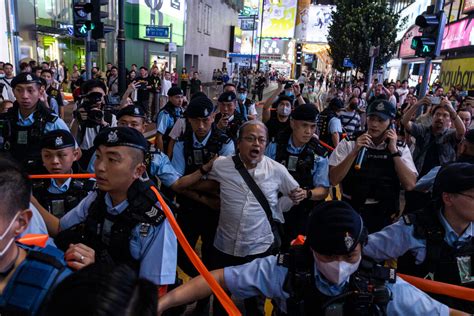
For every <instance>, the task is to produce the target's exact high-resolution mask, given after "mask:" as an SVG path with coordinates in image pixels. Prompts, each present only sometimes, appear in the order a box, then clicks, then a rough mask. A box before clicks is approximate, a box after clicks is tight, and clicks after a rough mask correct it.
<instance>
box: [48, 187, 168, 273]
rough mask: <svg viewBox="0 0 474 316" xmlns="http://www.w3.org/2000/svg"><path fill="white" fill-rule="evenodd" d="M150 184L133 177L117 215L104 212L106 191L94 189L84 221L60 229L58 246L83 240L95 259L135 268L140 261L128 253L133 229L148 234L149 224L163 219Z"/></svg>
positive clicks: (151, 224)
mask: <svg viewBox="0 0 474 316" xmlns="http://www.w3.org/2000/svg"><path fill="white" fill-rule="evenodd" d="M150 185H151V182H150V181H146V182H142V181H141V180H139V179H138V180H136V181H135V182H134V183H133V184H132V186H131V187H130V188H129V190H128V193H127V201H128V203H129V205H128V207H127V208H126V209H125V210H124V211H123V212H121V213H120V214H118V215H112V214H110V213H109V212H107V207H106V204H105V192H102V191H97V198H96V199H95V201H94V202H92V204H91V206H90V207H89V210H88V213H87V217H86V220H85V221H84V223H80V224H78V225H76V226H74V227H71V228H70V229H68V230H65V231H63V232H61V233H60V234H59V235H58V237H57V238H56V244H57V246H58V248H60V249H64V248H65V249H67V247H68V245H69V243H78V242H82V243H83V244H85V245H87V246H89V247H91V248H93V249H94V250H95V253H96V261H98V262H102V263H107V264H122V263H124V264H128V265H129V266H130V267H132V268H133V269H135V270H136V271H138V269H139V267H140V261H139V260H137V259H135V258H133V257H132V255H131V253H130V239H131V237H132V230H133V229H134V228H135V227H136V226H137V225H140V234H141V235H142V236H147V235H148V232H149V229H150V226H155V227H157V226H159V225H160V224H161V223H162V222H163V221H164V220H165V214H164V213H163V211H162V210H161V209H159V208H157V207H156V206H155V203H156V197H155V196H154V193H153V192H152V191H151V190H150V189H149V186H150Z"/></svg>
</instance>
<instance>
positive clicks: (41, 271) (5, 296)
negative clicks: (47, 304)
mask: <svg viewBox="0 0 474 316" xmlns="http://www.w3.org/2000/svg"><path fill="white" fill-rule="evenodd" d="M17 246H18V247H20V248H23V249H24V250H25V251H26V252H27V255H26V258H25V260H23V261H22V262H21V263H20V265H18V267H16V269H15V271H14V272H13V275H12V276H11V278H10V280H9V281H8V283H7V285H6V286H5V288H4V289H3V291H2V295H1V296H0V314H2V315H38V314H41V308H42V304H43V302H44V301H45V300H46V299H47V297H48V294H49V293H50V292H51V291H52V290H53V289H54V288H55V287H56V286H57V285H58V284H59V283H60V282H61V281H62V280H64V279H65V278H66V277H67V276H69V275H70V274H71V273H72V271H71V270H70V269H69V268H68V267H67V265H66V262H65V261H64V253H63V252H62V251H60V250H59V249H56V248H55V247H53V246H49V245H48V246H46V247H44V248H41V247H28V246H25V245H23V244H20V243H18V244H17ZM12 268H13V267H12ZM7 274H8V273H7Z"/></svg>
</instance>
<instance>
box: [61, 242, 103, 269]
mask: <svg viewBox="0 0 474 316" xmlns="http://www.w3.org/2000/svg"><path fill="white" fill-rule="evenodd" d="M64 260H65V261H66V263H67V265H68V266H69V267H70V268H71V269H73V270H79V269H82V268H84V267H86V266H88V265H90V264H93V263H94V262H95V251H94V249H92V248H90V247H88V246H86V245H84V244H70V245H69V248H68V249H67V250H66V252H65V253H64Z"/></svg>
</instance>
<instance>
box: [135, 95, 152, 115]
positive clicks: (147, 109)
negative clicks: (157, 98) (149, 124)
mask: <svg viewBox="0 0 474 316" xmlns="http://www.w3.org/2000/svg"><path fill="white" fill-rule="evenodd" d="M149 102H150V100H149V99H144V100H137V102H136V103H137V105H138V106H141V107H142V109H143V111H144V112H145V114H146V117H147V118H149V117H150V104H149Z"/></svg>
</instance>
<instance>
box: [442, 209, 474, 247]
mask: <svg viewBox="0 0 474 316" xmlns="http://www.w3.org/2000/svg"><path fill="white" fill-rule="evenodd" d="M438 217H439V219H440V222H441V225H443V228H444V231H445V232H446V233H445V236H444V241H446V243H447V244H448V245H449V246H451V247H454V246H456V247H459V246H461V245H462V244H463V243H466V242H467V241H469V240H470V239H471V238H473V237H474V227H473V223H472V222H471V224H469V226H468V227H467V228H466V230H465V231H464V232H463V234H462V235H461V236H458V234H457V233H456V232H455V231H454V229H453V228H452V227H451V225H450V224H449V223H448V221H447V220H446V218H445V217H444V215H443V212H441V210H439V211H438Z"/></svg>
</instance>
